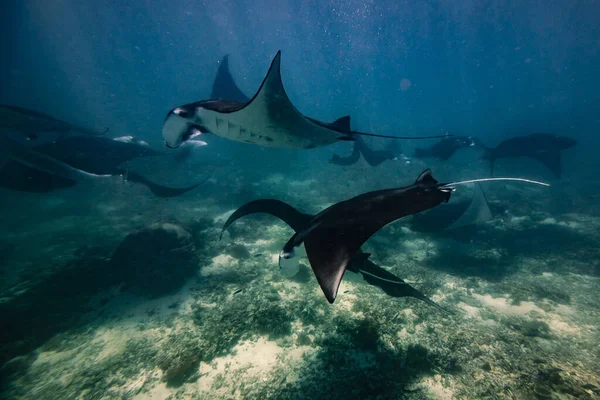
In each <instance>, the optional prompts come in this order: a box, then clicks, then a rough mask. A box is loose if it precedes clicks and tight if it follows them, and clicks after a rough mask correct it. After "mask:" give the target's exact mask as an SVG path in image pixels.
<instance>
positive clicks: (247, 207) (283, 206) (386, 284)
mask: <svg viewBox="0 0 600 400" xmlns="http://www.w3.org/2000/svg"><path fill="white" fill-rule="evenodd" d="M257 213H265V214H270V215H273V216H275V217H277V218H279V219H281V220H282V221H283V222H285V223H286V224H288V225H289V226H290V228H292V229H293V230H294V231H296V232H298V231H300V230H302V229H303V228H304V227H305V226H307V225H308V224H309V223H310V221H311V220H312V219H313V216H312V215H309V214H303V213H301V212H300V211H298V210H297V209H295V208H294V207H292V206H290V205H289V204H287V203H284V202H282V201H279V200H274V199H263V200H255V201H251V202H249V203H246V204H244V205H243V206H241V207H240V208H238V209H237V210H236V211H235V212H234V213H233V214H231V216H230V217H229V218H228V219H227V221H226V222H225V225H224V226H223V229H222V231H221V238H222V237H223V232H225V231H226V230H227V228H228V227H229V226H230V225H231V224H232V223H234V222H235V221H237V220H238V219H240V218H242V217H244V216H246V215H250V214H257ZM369 257H370V254H369V253H363V252H362V251H360V250H359V251H358V253H357V254H356V255H355V256H354V257H353V258H352V259H351V260H350V262H349V263H348V267H347V270H348V271H351V272H354V273H360V274H362V276H363V278H364V279H365V281H366V282H367V283H369V284H371V285H373V286H377V287H379V288H380V289H381V290H383V291H384V292H385V293H386V294H388V295H390V296H392V297H413V298H416V299H419V300H421V301H424V302H426V303H427V304H430V305H432V306H434V307H436V308H438V309H440V310H442V311H445V312H448V313H450V311H449V310H447V309H445V308H443V307H442V306H440V305H439V304H437V303H435V302H434V301H432V300H431V299H429V298H428V297H427V296H425V295H424V294H423V293H421V292H420V291H419V290H417V289H415V288H414V287H412V286H411V285H409V284H408V283H406V282H404V281H403V280H402V279H400V278H398V277H397V276H395V275H394V274H392V273H390V272H388V271H386V270H384V269H383V268H381V267H380V266H378V265H377V264H375V263H374V262H372V261H371V260H369Z"/></svg>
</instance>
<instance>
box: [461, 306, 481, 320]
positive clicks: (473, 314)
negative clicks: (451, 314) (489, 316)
mask: <svg viewBox="0 0 600 400" xmlns="http://www.w3.org/2000/svg"><path fill="white" fill-rule="evenodd" d="M458 307H460V308H462V309H463V310H464V311H465V312H466V313H467V316H469V317H470V318H477V319H480V318H481V315H480V314H479V311H480V310H479V308H477V307H473V306H470V305H468V304H465V303H463V302H460V303H458Z"/></svg>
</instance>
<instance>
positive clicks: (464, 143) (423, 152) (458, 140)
mask: <svg viewBox="0 0 600 400" xmlns="http://www.w3.org/2000/svg"><path fill="white" fill-rule="evenodd" d="M474 146H480V147H483V145H482V144H481V142H480V141H479V139H477V138H474V137H472V136H454V137H449V138H444V139H442V140H440V141H439V142H437V143H435V144H434V145H433V146H430V147H427V148H417V149H415V153H414V156H415V157H416V158H437V159H439V160H441V161H448V160H449V159H450V157H452V155H453V154H454V153H455V152H457V151H458V150H460V149H464V148H469V147H474Z"/></svg>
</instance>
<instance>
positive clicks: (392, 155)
mask: <svg viewBox="0 0 600 400" xmlns="http://www.w3.org/2000/svg"><path fill="white" fill-rule="evenodd" d="M396 143H397V142H392V144H390V145H389V146H387V147H386V148H385V149H383V150H373V149H371V148H370V147H369V146H368V145H367V144H366V143H365V141H364V140H362V139H361V138H360V137H357V138H356V139H355V141H354V147H353V150H352V153H351V154H350V155H349V156H346V157H342V156H338V155H337V154H334V155H333V156H332V158H331V160H329V162H330V163H331V164H335V165H341V166H349V165H353V164H356V163H357V162H358V160H359V159H360V156H361V155H362V156H363V158H364V159H365V161H366V162H367V164H368V165H369V166H371V167H376V166H378V165H380V164H382V163H384V162H385V161H387V160H396V159H398V156H399V155H401V153H402V151H401V150H400V148H399V146H397V145H394V144H396Z"/></svg>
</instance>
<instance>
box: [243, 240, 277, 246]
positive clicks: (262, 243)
mask: <svg viewBox="0 0 600 400" xmlns="http://www.w3.org/2000/svg"><path fill="white" fill-rule="evenodd" d="M273 243H275V241H274V240H273V239H268V240H265V239H258V240H257V241H256V242H249V243H244V244H245V245H246V246H254V247H266V246H268V245H271V244H273Z"/></svg>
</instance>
